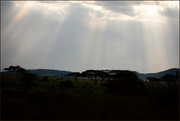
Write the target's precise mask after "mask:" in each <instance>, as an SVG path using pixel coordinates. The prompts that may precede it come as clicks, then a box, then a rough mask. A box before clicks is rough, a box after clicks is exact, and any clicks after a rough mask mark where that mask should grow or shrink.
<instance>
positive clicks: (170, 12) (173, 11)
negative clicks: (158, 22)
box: [159, 7, 179, 19]
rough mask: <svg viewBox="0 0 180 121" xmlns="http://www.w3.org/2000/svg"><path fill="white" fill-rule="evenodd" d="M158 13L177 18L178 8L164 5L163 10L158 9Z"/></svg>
mask: <svg viewBox="0 0 180 121" xmlns="http://www.w3.org/2000/svg"><path fill="white" fill-rule="evenodd" d="M159 13H160V14H161V15H163V16H166V17H168V18H172V19H179V9H178V8H170V7H165V8H164V9H163V10H159Z"/></svg>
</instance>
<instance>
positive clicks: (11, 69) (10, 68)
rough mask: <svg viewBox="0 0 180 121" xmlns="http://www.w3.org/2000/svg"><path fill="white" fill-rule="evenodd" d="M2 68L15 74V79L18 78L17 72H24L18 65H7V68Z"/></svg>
mask: <svg viewBox="0 0 180 121" xmlns="http://www.w3.org/2000/svg"><path fill="white" fill-rule="evenodd" d="M3 70H6V71H10V72H13V73H15V74H16V75H17V79H18V80H19V77H18V74H19V73H20V74H22V75H24V74H25V73H26V70H25V69H24V68H22V67H20V66H18V65H17V66H9V68H4V69H3Z"/></svg>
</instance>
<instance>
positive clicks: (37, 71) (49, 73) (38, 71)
mask: <svg viewBox="0 0 180 121" xmlns="http://www.w3.org/2000/svg"><path fill="white" fill-rule="evenodd" d="M26 71H27V73H33V74H37V75H41V76H59V77H61V76H65V75H67V74H70V73H73V72H71V71H59V70H53V69H27V70H26ZM2 73H10V74H14V73H13V72H10V71H3V72H2Z"/></svg>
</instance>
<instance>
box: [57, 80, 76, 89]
mask: <svg viewBox="0 0 180 121" xmlns="http://www.w3.org/2000/svg"><path fill="white" fill-rule="evenodd" d="M60 87H62V88H74V86H73V84H72V82H71V80H67V81H61V82H60Z"/></svg>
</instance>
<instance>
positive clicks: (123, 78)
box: [105, 71, 145, 95]
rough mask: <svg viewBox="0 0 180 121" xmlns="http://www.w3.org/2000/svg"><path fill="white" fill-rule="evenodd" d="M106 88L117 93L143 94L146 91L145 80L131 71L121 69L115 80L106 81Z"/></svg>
mask: <svg viewBox="0 0 180 121" xmlns="http://www.w3.org/2000/svg"><path fill="white" fill-rule="evenodd" d="M105 85H106V90H107V92H109V93H115V94H135V95H138V94H142V93H144V91H145V86H144V82H143V81H142V80H140V79H139V78H138V76H137V75H136V74H135V73H134V72H131V71H119V72H118V73H116V75H115V76H114V79H113V80H108V81H106V84H105Z"/></svg>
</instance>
